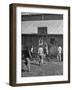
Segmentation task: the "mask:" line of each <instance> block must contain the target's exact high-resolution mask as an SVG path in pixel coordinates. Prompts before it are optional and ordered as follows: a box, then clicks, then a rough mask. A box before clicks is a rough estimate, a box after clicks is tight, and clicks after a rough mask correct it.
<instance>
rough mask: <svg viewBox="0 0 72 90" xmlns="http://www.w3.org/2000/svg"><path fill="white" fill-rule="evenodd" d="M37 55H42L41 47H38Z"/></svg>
mask: <svg viewBox="0 0 72 90" xmlns="http://www.w3.org/2000/svg"><path fill="white" fill-rule="evenodd" d="M38 54H39V55H43V48H42V47H39V48H38Z"/></svg>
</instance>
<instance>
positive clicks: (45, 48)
mask: <svg viewBox="0 0 72 90" xmlns="http://www.w3.org/2000/svg"><path fill="white" fill-rule="evenodd" d="M44 53H45V56H46V58H47V60H48V45H47V43H45V46H44ZM48 61H49V60H48Z"/></svg>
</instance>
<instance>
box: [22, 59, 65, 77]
mask: <svg viewBox="0 0 72 90" xmlns="http://www.w3.org/2000/svg"><path fill="white" fill-rule="evenodd" d="M54 75H63V62H58V61H56V60H53V61H49V62H48V61H44V64H42V65H40V66H39V64H38V62H37V61H31V66H30V72H28V71H27V67H26V65H25V64H24V63H22V73H21V76H22V77H32V76H54Z"/></svg>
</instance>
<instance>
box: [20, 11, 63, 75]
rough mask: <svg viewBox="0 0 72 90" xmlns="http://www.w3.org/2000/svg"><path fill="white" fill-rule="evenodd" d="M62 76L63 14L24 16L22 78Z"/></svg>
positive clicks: (22, 27) (22, 19) (23, 13)
mask: <svg viewBox="0 0 72 90" xmlns="http://www.w3.org/2000/svg"><path fill="white" fill-rule="evenodd" d="M55 75H63V15H62V14H45V13H42V14H38V13H25V12H22V13H21V76H22V77H33V76H55Z"/></svg>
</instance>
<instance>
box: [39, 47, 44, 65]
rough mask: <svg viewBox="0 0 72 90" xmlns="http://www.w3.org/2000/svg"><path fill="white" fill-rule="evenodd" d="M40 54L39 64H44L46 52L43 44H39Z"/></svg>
mask: <svg viewBox="0 0 72 90" xmlns="http://www.w3.org/2000/svg"><path fill="white" fill-rule="evenodd" d="M38 55H39V65H40V64H43V57H44V52H43V47H42V46H39V48H38Z"/></svg>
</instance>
